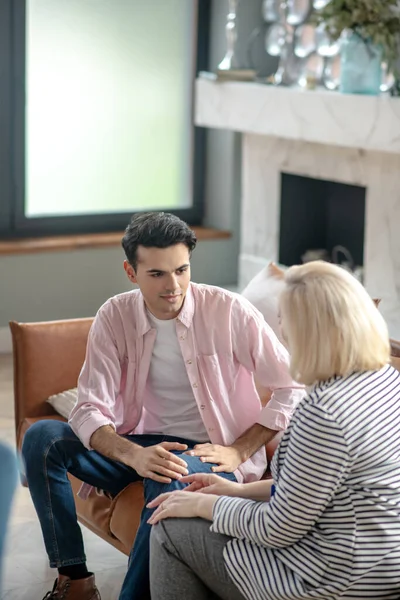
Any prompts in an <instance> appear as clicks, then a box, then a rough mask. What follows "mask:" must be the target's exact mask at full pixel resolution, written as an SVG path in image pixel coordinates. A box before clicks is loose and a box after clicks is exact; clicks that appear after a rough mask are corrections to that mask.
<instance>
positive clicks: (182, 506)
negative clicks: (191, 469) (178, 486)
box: [147, 490, 218, 525]
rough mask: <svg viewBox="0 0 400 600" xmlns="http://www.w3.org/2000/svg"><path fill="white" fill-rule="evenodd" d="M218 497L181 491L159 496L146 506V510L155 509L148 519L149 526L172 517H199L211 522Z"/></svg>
mask: <svg viewBox="0 0 400 600" xmlns="http://www.w3.org/2000/svg"><path fill="white" fill-rule="evenodd" d="M217 500H218V496H212V495H205V494H198V493H197V494H196V493H192V494H185V492H184V491H183V490H182V491H175V492H167V493H166V494H161V495H160V496H158V497H157V498H155V499H154V500H152V501H151V502H149V504H148V505H147V508H156V510H155V511H154V513H153V514H152V515H151V517H150V519H149V520H148V521H147V522H148V523H149V524H150V525H155V524H156V523H158V521H161V520H162V519H170V518H172V517H181V518H190V517H201V518H202V519H207V520H208V521H212V518H213V509H214V504H215V502H216V501H217Z"/></svg>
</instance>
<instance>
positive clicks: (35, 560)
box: [0, 354, 127, 600]
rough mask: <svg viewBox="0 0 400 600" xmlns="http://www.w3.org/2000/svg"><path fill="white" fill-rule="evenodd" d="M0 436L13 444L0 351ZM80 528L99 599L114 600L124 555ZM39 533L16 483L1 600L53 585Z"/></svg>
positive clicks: (19, 599) (40, 592)
mask: <svg viewBox="0 0 400 600" xmlns="http://www.w3.org/2000/svg"><path fill="white" fill-rule="evenodd" d="M0 439H1V440H4V441H8V442H9V443H10V444H12V445H14V446H15V438H14V407H13V391H12V361H11V357H10V356H5V355H1V354H0ZM82 529H83V537H84V539H85V546H86V555H87V559H88V569H89V570H91V571H94V572H95V574H96V583H97V585H98V587H99V590H100V593H101V597H102V600H116V599H117V598H118V595H119V591H120V588H121V584H122V580H123V578H124V575H125V572H126V563H127V558H126V557H125V556H124V555H123V554H121V553H120V552H118V550H115V548H113V547H112V546H110V545H109V544H107V542H104V541H103V540H101V539H100V538H98V537H97V536H96V535H94V534H93V533H91V532H90V531H88V530H87V529H85V528H84V527H83V528H82ZM56 576H57V575H56V571H55V570H54V569H50V568H49V566H48V562H47V556H46V552H45V549H44V544H43V541H42V534H41V531H40V526H39V522H38V519H37V517H36V513H35V510H34V507H33V504H32V501H31V498H30V495H29V491H28V490H27V489H26V488H23V487H22V486H20V487H19V489H18V492H17V494H16V497H15V501H14V506H13V512H12V517H11V522H10V527H9V530H8V539H7V546H6V556H5V563H4V572H3V590H2V591H0V599H1V600H42V598H43V596H44V595H45V593H46V592H47V591H48V590H50V589H51V588H52V586H53V582H54V579H55V577H56Z"/></svg>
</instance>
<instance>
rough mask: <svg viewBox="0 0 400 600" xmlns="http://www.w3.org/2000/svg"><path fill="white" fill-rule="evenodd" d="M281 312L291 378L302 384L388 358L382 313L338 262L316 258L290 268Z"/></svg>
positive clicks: (367, 367)
mask: <svg viewBox="0 0 400 600" xmlns="http://www.w3.org/2000/svg"><path fill="white" fill-rule="evenodd" d="M280 311H281V316H282V322H283V330H284V335H285V337H286V340H287V344H288V347H289V351H290V354H291V365H290V371H291V374H292V377H293V378H294V379H296V380H297V381H299V382H301V383H304V384H305V385H311V384H313V383H315V382H316V381H325V380H327V379H330V378H331V377H333V376H334V375H342V376H345V375H348V374H349V373H352V372H354V371H369V370H372V371H375V370H379V369H380V368H382V367H383V366H384V365H386V364H387V363H388V362H389V359H390V343H389V334H388V330H387V326H386V323H385V321H384V319H383V317H382V315H381V314H380V313H379V311H378V309H377V307H376V306H375V304H374V301H373V300H372V299H371V298H370V296H369V295H368V293H367V292H366V290H365V289H364V288H363V286H362V285H361V283H359V281H357V280H356V279H355V277H353V276H352V275H351V274H350V273H348V272H347V271H345V270H344V269H342V268H341V267H338V266H337V265H332V264H329V263H326V262H322V261H315V262H310V263H307V264H305V265H302V266H298V267H291V268H289V269H288V270H287V271H286V272H285V289H284V291H283V292H282V294H281V297H280Z"/></svg>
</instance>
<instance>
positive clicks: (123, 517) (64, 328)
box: [10, 319, 400, 554]
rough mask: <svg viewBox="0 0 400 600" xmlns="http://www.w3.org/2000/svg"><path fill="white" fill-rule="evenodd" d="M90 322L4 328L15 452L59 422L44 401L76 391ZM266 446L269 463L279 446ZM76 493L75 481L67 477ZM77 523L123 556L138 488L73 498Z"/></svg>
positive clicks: (397, 352)
mask: <svg viewBox="0 0 400 600" xmlns="http://www.w3.org/2000/svg"><path fill="white" fill-rule="evenodd" d="M92 321H93V319H74V320H67V321H49V322H43V323H16V322H12V323H10V328H11V333H12V339H13V354H14V400H15V426H16V436H17V445H18V448H20V447H21V444H22V440H23V437H24V434H25V432H26V430H27V429H28V428H29V427H30V426H31V425H32V424H33V423H35V422H36V421H38V420H40V419H60V420H64V419H63V418H62V417H60V416H59V415H57V413H55V411H54V410H53V408H52V407H51V406H50V404H48V403H47V402H46V398H48V397H49V396H51V395H52V394H57V393H59V392H62V391H64V390H68V389H71V388H73V387H76V384H77V380H78V375H79V372H80V370H81V367H82V364H83V361H84V357H85V350H86V341H87V336H88V333H89V329H90V326H91V324H92ZM392 355H393V359H392V360H393V364H394V366H396V368H398V369H399V370H400V343H399V342H392ZM279 437H280V436H277V437H276V439H275V440H273V441H272V442H271V443H270V444H268V446H267V455H268V458H269V459H270V458H271V457H272V454H273V452H274V450H275V448H276V446H277V444H278V442H279ZM70 480H71V483H72V487H73V489H74V491H75V492H77V491H78V489H79V487H80V485H81V481H79V480H78V479H76V478H75V477H73V476H70ZM75 502H76V511H77V515H78V518H79V521H80V522H81V523H83V524H84V525H86V527H88V528H89V529H90V530H91V531H93V532H94V533H97V535H99V536H100V537H102V538H103V539H104V540H106V541H107V542H109V543H110V544H112V545H113V546H115V547H116V548H118V550H121V551H122V552H124V553H125V554H129V551H130V549H131V547H132V545H133V541H134V539H135V535H136V531H137V528H138V525H139V519H140V513H141V510H142V507H143V486H142V484H141V483H139V482H137V483H132V484H131V485H129V486H128V487H127V488H125V489H124V490H123V491H122V492H121V493H120V494H118V496H116V497H115V498H114V499H113V500H110V499H109V498H108V497H107V496H105V495H104V494H99V493H98V492H96V491H94V490H93V491H92V492H91V494H90V496H89V498H88V499H87V500H82V499H80V498H79V497H78V496H77V495H75Z"/></svg>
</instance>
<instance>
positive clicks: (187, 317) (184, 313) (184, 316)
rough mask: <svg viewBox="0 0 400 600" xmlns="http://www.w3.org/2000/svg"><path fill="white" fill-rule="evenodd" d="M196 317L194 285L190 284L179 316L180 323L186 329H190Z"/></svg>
mask: <svg viewBox="0 0 400 600" xmlns="http://www.w3.org/2000/svg"><path fill="white" fill-rule="evenodd" d="M193 315H194V297H193V284H192V283H189V287H188V289H187V291H186V296H185V301H184V303H183V306H182V310H181V312H180V313H179V315H178V321H180V322H181V323H182V325H184V326H185V327H187V328H189V327H190V326H191V324H192V321H193Z"/></svg>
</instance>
